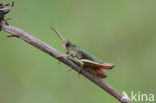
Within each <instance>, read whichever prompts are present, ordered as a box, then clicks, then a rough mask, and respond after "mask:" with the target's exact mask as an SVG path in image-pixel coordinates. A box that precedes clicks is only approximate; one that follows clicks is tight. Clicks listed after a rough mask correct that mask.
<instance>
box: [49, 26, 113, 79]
mask: <svg viewBox="0 0 156 103" xmlns="http://www.w3.org/2000/svg"><path fill="white" fill-rule="evenodd" d="M50 28H51V29H52V30H53V31H54V32H55V33H56V34H57V35H58V36H59V38H60V39H61V41H62V44H63V49H64V51H65V56H62V57H69V56H71V57H73V58H74V59H75V60H76V61H77V62H79V63H80V64H81V67H80V69H79V72H81V69H82V68H83V67H85V68H87V69H88V71H89V72H90V73H92V74H93V75H95V76H96V77H98V78H105V77H107V75H106V73H105V72H103V71H102V70H101V68H103V69H107V70H110V69H112V68H113V67H114V64H110V63H103V62H99V61H98V60H97V59H96V58H95V57H93V56H92V55H90V54H89V53H87V52H86V51H85V50H83V49H82V48H80V47H78V46H76V45H74V44H72V43H71V42H70V41H69V40H66V39H64V38H63V37H62V35H61V33H60V32H59V31H58V29H57V28H56V27H55V28H53V27H50ZM58 58H61V57H58Z"/></svg>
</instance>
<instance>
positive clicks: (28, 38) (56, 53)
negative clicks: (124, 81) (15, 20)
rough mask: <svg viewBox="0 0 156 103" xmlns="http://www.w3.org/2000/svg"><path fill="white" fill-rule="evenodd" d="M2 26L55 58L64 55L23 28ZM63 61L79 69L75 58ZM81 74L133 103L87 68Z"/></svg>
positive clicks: (1, 24)
mask: <svg viewBox="0 0 156 103" xmlns="http://www.w3.org/2000/svg"><path fill="white" fill-rule="evenodd" d="M0 26H1V27H2V30H4V31H6V32H8V33H10V34H11V35H14V36H16V37H19V38H20V39H21V40H24V41H25V42H27V43H29V44H31V45H32V46H34V47H36V48H38V49H40V50H42V51H43V52H45V53H47V54H49V55H50V56H53V57H54V58H56V59H58V58H57V57H60V56H62V55H63V54H62V53H60V52H59V51H57V50H56V49H55V48H53V47H51V46H49V45H48V44H46V43H44V42H42V41H41V40H39V39H37V38H36V37H34V36H32V35H30V34H28V33H26V32H24V31H22V30H21V29H18V28H15V27H13V26H9V25H6V24H4V23H0ZM58 60H59V61H61V62H62V63H64V64H66V65H68V66H69V67H71V68H73V69H74V70H75V71H78V70H79V68H80V67H79V65H78V64H76V63H75V62H74V61H73V60H71V59H70V58H60V59H58ZM81 74H82V75H83V76H84V77H86V78H88V79H89V80H90V81H92V82H93V83H95V84H96V85H97V86H99V87H101V88H102V89H103V90H105V91H106V92H108V93H109V94H111V95H112V96H114V97H115V98H116V99H117V100H119V101H120V102H122V103H132V102H131V101H129V100H127V99H126V102H125V99H123V96H122V94H121V93H119V92H118V91H117V90H115V89H114V88H112V87H111V86H110V85H108V84H107V83H105V82H104V81H102V80H101V79H99V78H97V77H95V76H94V75H92V74H90V73H88V72H87V71H86V69H84V68H83V69H82V70H81ZM123 100H124V101H123Z"/></svg>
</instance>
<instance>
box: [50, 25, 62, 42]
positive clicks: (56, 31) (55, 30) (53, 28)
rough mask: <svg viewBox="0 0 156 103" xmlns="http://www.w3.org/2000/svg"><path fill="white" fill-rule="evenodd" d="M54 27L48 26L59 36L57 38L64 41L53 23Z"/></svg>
mask: <svg viewBox="0 0 156 103" xmlns="http://www.w3.org/2000/svg"><path fill="white" fill-rule="evenodd" d="M53 25H54V27H52V26H50V28H51V29H52V30H53V31H54V32H55V33H56V34H57V35H58V36H59V38H60V39H61V40H62V42H63V41H64V39H63V37H62V35H61V33H60V32H59V30H58V29H57V28H56V26H55V24H53Z"/></svg>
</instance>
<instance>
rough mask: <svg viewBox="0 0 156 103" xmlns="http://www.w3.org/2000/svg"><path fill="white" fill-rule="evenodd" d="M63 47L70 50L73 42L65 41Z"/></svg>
mask: <svg viewBox="0 0 156 103" xmlns="http://www.w3.org/2000/svg"><path fill="white" fill-rule="evenodd" d="M63 46H64V48H66V49H68V48H69V47H70V46H71V42H70V41H69V40H65V39H64V40H63Z"/></svg>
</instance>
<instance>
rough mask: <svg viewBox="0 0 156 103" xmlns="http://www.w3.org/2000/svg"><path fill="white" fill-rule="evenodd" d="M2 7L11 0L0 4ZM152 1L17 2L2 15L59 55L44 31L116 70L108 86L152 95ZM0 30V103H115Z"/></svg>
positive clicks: (155, 40)
mask: <svg viewBox="0 0 156 103" xmlns="http://www.w3.org/2000/svg"><path fill="white" fill-rule="evenodd" d="M0 2H3V3H7V2H11V1H10V0H1V1H0ZM155 5H156V1H155V0H118V1H117V0H45V1H43V0H16V1H15V6H14V7H13V8H12V10H11V12H10V13H9V14H8V15H7V17H11V18H12V20H11V21H9V24H10V25H13V26H16V27H19V28H21V29H23V30H25V31H26V32H28V33H30V34H32V35H34V36H36V37H37V38H39V39H41V40H43V41H44V42H46V43H48V44H49V45H51V46H53V47H55V48H57V49H58V50H60V51H61V52H63V49H62V45H61V41H60V40H59V38H58V37H57V36H56V34H55V33H54V32H52V31H51V30H50V29H49V26H50V25H52V23H51V22H52V21H53V22H54V23H55V24H56V25H57V27H58V28H59V30H60V32H61V33H62V35H63V36H64V37H65V38H67V39H69V40H71V41H72V42H74V43H75V44H77V45H79V46H80V47H82V48H84V49H85V50H87V51H88V52H90V53H92V54H93V55H95V56H97V57H98V58H100V59H102V60H103V61H105V62H112V63H114V64H116V67H115V68H114V69H113V70H111V71H106V72H107V74H108V78H106V79H104V81H106V82H107V83H108V84H110V85H112V86H113V87H114V88H116V89H117V90H119V91H120V92H122V91H123V90H124V91H126V92H127V93H130V92H131V91H135V92H138V91H140V92H142V93H153V94H156V88H155V87H156V83H155V82H154V81H155V78H156V75H155V72H156V65H155V61H156V54H155V53H156V12H155V10H156V6H155ZM7 35H9V34H8V33H6V32H3V31H2V32H0V48H1V49H0V103H43V102H44V103H96V102H98V103H104V102H108V103H118V101H117V100H115V99H114V98H113V97H112V96H110V95H109V94H108V93H106V92H104V91H103V90H102V89H101V88H99V87H97V86H96V85H95V84H93V83H91V82H90V81H89V80H87V79H86V78H84V77H83V76H81V77H80V78H78V74H77V73H76V72H75V71H71V72H67V70H68V69H69V67H67V66H66V65H64V64H57V62H58V61H57V60H56V59H54V58H52V57H50V56H49V55H47V54H45V53H43V52H41V51H40V50H38V49H36V48H34V47H32V46H30V45H28V44H26V43H25V42H23V41H21V40H19V39H16V38H6V36H7Z"/></svg>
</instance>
